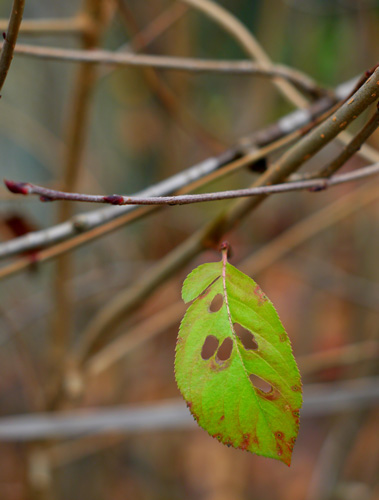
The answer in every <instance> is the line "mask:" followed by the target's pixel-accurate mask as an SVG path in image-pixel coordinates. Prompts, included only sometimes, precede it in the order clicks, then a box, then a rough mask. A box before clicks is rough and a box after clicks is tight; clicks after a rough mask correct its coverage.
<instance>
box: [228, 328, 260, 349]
mask: <svg viewBox="0 0 379 500" xmlns="http://www.w3.org/2000/svg"><path fill="white" fill-rule="evenodd" d="M233 326H234V331H235V332H236V334H237V335H238V337H239V338H240V340H241V342H242V345H243V346H244V348H245V349H246V350H256V349H258V343H257V341H256V340H255V338H254V335H253V334H252V333H251V332H250V331H249V330H248V329H247V328H245V327H243V326H242V325H240V324H239V323H234V325H233Z"/></svg>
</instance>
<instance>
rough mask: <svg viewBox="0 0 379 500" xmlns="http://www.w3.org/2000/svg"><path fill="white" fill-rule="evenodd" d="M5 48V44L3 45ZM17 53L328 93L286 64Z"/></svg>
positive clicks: (47, 50) (29, 48)
mask: <svg viewBox="0 0 379 500" xmlns="http://www.w3.org/2000/svg"><path fill="white" fill-rule="evenodd" d="M3 45H4V44H3ZM15 53H17V54H18V55H24V56H33V57H38V58H43V59H52V60H59V61H71V62H80V63H89V64H94V63H96V64H105V65H111V66H144V67H152V68H157V69H166V70H176V71H188V72H191V73H220V74H225V75H255V76H263V77H269V78H274V77H281V78H284V79H286V80H288V81H290V82H291V83H292V84H293V85H295V86H296V87H297V88H299V89H301V90H302V91H303V92H306V93H307V94H309V95H311V96H313V97H320V96H321V95H323V94H325V92H324V91H323V90H321V89H320V88H319V87H318V86H317V85H316V84H315V83H314V82H313V80H312V79H311V78H310V77H308V76H307V75H305V74H303V73H301V72H300V71H297V70H294V69H292V68H289V67H287V66H284V65H280V64H278V65H275V66H270V67H269V68H266V67H264V66H262V65H261V64H258V63H254V62H252V61H218V60H213V59H209V60H207V59H205V60H201V59H195V58H186V57H172V56H156V55H147V54H132V53H120V52H111V51H107V50H95V49H92V50H79V49H60V48H55V47H36V46H33V45H24V44H18V45H17V47H16V48H15Z"/></svg>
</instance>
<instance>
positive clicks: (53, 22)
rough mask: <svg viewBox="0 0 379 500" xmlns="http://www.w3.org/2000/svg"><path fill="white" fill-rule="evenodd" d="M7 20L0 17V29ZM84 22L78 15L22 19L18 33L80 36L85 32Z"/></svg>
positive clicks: (3, 28)
mask: <svg viewBox="0 0 379 500" xmlns="http://www.w3.org/2000/svg"><path fill="white" fill-rule="evenodd" d="M7 25H8V24H7V21H6V20H5V19H0V31H4V30H5V29H6V27H7ZM85 28H86V23H85V22H84V19H83V18H82V17H80V16H77V17H71V18H67V19H59V18H58V19H24V20H23V21H22V24H21V26H20V30H19V34H20V35H35V36H44V35H53V36H56V35H74V36H80V35H82V34H83V33H84V32H85Z"/></svg>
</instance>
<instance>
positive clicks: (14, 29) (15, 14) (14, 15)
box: [0, 0, 25, 92]
mask: <svg viewBox="0 0 379 500" xmlns="http://www.w3.org/2000/svg"><path fill="white" fill-rule="evenodd" d="M24 6H25V0H14V1H13V6H12V12H11V15H10V18H9V24H8V29H7V32H6V33H5V34H4V35H3V36H4V43H3V45H2V47H1V54H0V92H1V89H2V88H3V85H4V82H5V79H6V77H7V74H8V70H9V68H10V65H11V62H12V59H13V52H14V50H15V45H16V40H17V36H18V31H19V29H20V24H21V20H22V14H23V12H24Z"/></svg>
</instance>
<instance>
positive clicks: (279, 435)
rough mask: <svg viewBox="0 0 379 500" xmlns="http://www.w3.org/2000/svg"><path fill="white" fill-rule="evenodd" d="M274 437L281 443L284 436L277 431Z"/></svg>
mask: <svg viewBox="0 0 379 500" xmlns="http://www.w3.org/2000/svg"><path fill="white" fill-rule="evenodd" d="M275 437H276V438H277V439H280V440H281V441H283V438H284V434H283V432H281V431H277V432H275Z"/></svg>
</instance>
